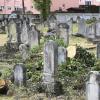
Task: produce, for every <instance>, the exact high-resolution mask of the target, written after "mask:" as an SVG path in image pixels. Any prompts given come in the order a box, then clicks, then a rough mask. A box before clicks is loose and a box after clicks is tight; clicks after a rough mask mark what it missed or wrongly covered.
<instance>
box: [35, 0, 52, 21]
mask: <svg viewBox="0 0 100 100" xmlns="http://www.w3.org/2000/svg"><path fill="white" fill-rule="evenodd" d="M34 2H35V7H36V8H37V10H39V11H40V12H41V15H42V18H43V21H45V20H46V19H47V17H48V15H49V13H50V5H51V0H34Z"/></svg>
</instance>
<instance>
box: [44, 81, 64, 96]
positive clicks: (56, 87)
mask: <svg viewBox="0 0 100 100" xmlns="http://www.w3.org/2000/svg"><path fill="white" fill-rule="evenodd" d="M43 86H44V88H45V92H46V94H47V96H49V95H55V96H59V95H62V94H63V93H64V92H63V89H62V84H61V83H60V82H59V81H56V82H54V83H53V82H52V83H43Z"/></svg>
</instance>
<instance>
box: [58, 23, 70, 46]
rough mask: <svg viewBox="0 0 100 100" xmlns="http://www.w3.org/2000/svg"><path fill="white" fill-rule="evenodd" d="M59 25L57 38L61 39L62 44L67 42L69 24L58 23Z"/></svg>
mask: <svg viewBox="0 0 100 100" xmlns="http://www.w3.org/2000/svg"><path fill="white" fill-rule="evenodd" d="M58 27H59V38H61V39H63V41H64V44H65V45H68V44H69V25H68V24H66V23H60V24H59V25H58Z"/></svg>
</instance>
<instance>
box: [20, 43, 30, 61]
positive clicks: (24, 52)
mask: <svg viewBox="0 0 100 100" xmlns="http://www.w3.org/2000/svg"><path fill="white" fill-rule="evenodd" d="M19 51H20V54H21V57H22V60H23V61H26V60H27V59H28V58H29V57H30V54H29V46H28V44H20V45H19Z"/></svg>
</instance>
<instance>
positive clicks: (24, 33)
mask: <svg viewBox="0 0 100 100" xmlns="http://www.w3.org/2000/svg"><path fill="white" fill-rule="evenodd" d="M29 28H30V26H29V24H28V23H27V21H26V20H24V21H23V25H22V31H21V42H22V43H23V44H28V43H29V36H28V32H29Z"/></svg>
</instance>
